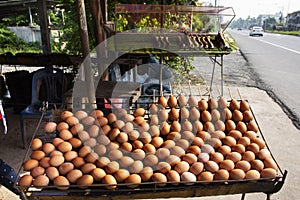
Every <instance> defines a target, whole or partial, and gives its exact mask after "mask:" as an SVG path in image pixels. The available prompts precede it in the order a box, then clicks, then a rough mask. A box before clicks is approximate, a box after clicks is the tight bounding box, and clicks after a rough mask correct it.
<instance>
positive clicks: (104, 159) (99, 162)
mask: <svg viewBox="0 0 300 200" xmlns="http://www.w3.org/2000/svg"><path fill="white" fill-rule="evenodd" d="M108 163H110V159H109V158H107V157H105V156H102V157H100V158H98V160H97V161H96V163H95V164H96V166H97V167H100V168H104V167H106V166H107V164H108Z"/></svg>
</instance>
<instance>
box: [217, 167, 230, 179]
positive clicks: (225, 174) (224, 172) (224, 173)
mask: <svg viewBox="0 0 300 200" xmlns="http://www.w3.org/2000/svg"><path fill="white" fill-rule="evenodd" d="M228 179H229V172H228V171H227V170H225V169H220V170H218V171H216V173H215V174H214V180H228Z"/></svg>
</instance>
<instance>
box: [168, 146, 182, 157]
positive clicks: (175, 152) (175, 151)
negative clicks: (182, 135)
mask: <svg viewBox="0 0 300 200" xmlns="http://www.w3.org/2000/svg"><path fill="white" fill-rule="evenodd" d="M169 150H170V153H171V154H172V155H175V156H178V157H181V156H183V155H184V154H185V150H184V149H183V148H182V147H180V146H174V147H171V148H170V149H169Z"/></svg>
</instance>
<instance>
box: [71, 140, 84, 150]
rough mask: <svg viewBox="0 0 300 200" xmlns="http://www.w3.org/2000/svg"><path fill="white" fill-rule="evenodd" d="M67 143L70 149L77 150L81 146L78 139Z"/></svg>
mask: <svg viewBox="0 0 300 200" xmlns="http://www.w3.org/2000/svg"><path fill="white" fill-rule="evenodd" d="M68 142H69V143H70V144H71V146H72V149H77V148H79V147H81V145H82V142H81V140H80V139H78V138H71V139H70V140H69V141H68Z"/></svg>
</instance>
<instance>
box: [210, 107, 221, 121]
mask: <svg viewBox="0 0 300 200" xmlns="http://www.w3.org/2000/svg"><path fill="white" fill-rule="evenodd" d="M210 114H211V120H212V121H213V122H216V121H218V120H219V119H220V117H221V114H220V112H219V111H218V110H217V109H213V110H211V111H210Z"/></svg>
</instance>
